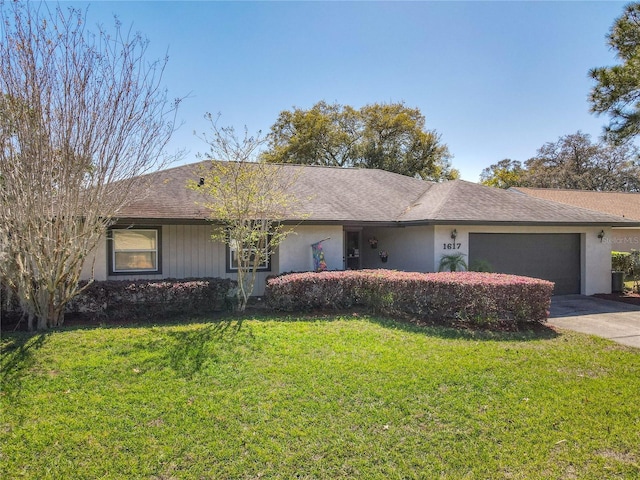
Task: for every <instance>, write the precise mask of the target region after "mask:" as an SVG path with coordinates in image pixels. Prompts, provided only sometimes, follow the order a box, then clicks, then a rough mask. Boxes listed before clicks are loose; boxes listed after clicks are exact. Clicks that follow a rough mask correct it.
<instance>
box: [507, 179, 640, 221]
mask: <svg viewBox="0 0 640 480" xmlns="http://www.w3.org/2000/svg"><path fill="white" fill-rule="evenodd" d="M511 190H514V191H517V192H521V193H524V194H526V195H529V196H532V197H536V198H544V199H545V200H551V201H554V202H560V203H564V204H567V205H573V206H576V207H582V208H587V209H589V210H595V211H597V212H604V213H610V214H612V215H618V216H621V217H625V218H629V219H632V220H638V221H640V193H637V192H636V193H634V192H595V191H593V190H567V189H555V188H528V187H527V188H525V187H514V188H511Z"/></svg>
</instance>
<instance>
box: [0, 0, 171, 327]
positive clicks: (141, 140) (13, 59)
mask: <svg viewBox="0 0 640 480" xmlns="http://www.w3.org/2000/svg"><path fill="white" fill-rule="evenodd" d="M0 8H1V11H0V22H1V23H0V179H1V181H0V283H2V284H3V286H4V287H5V288H8V289H9V290H10V291H11V292H12V293H13V294H15V295H16V296H17V298H18V300H19V303H20V306H21V308H22V310H23V312H24V314H25V316H26V317H27V319H28V326H29V328H30V329H32V327H33V326H34V325H33V321H34V320H36V325H35V327H36V328H38V329H45V328H48V327H53V326H58V325H61V324H62V322H63V320H64V307H65V305H66V304H67V303H68V302H69V301H70V300H71V299H72V298H73V297H74V296H76V295H77V294H78V293H79V292H80V291H81V288H82V287H80V285H79V278H80V274H81V271H82V269H83V266H85V263H91V261H90V258H91V254H92V252H94V251H95V249H96V247H97V245H98V242H99V241H100V240H101V239H102V240H104V238H105V233H106V229H107V228H108V227H109V226H110V225H111V224H112V223H113V221H114V218H115V217H116V216H117V215H118V212H119V210H120V209H121V208H122V207H123V206H124V205H125V204H126V203H127V202H128V201H130V200H131V197H132V195H136V194H140V193H143V189H142V188H141V187H142V185H141V183H140V180H139V175H141V174H143V173H146V172H149V171H151V170H153V169H155V168H157V167H158V166H160V165H161V164H162V163H163V160H164V156H163V150H164V147H165V145H166V144H167V142H168V140H169V138H170V136H171V134H172V132H173V125H174V123H173V120H174V115H175V109H174V108H173V107H174V105H172V104H171V103H170V102H168V101H167V98H166V93H165V91H163V90H162V89H160V88H159V82H160V81H161V78H162V72H163V70H164V65H165V62H164V61H161V62H158V63H149V62H148V61H147V60H146V59H145V51H146V45H147V42H146V40H144V39H142V38H141V37H139V36H131V35H128V34H126V33H123V32H122V31H121V30H120V28H119V25H117V26H116V29H115V32H114V33H113V34H108V33H106V32H104V31H100V32H98V33H96V34H92V33H90V32H88V31H87V30H85V16H84V13H83V12H82V11H79V10H76V9H66V8H65V9H62V8H61V7H55V8H53V10H50V9H49V6H48V5H47V4H46V3H40V4H37V5H35V4H32V3H29V2H2V3H0ZM87 267H89V269H90V267H91V265H87Z"/></svg>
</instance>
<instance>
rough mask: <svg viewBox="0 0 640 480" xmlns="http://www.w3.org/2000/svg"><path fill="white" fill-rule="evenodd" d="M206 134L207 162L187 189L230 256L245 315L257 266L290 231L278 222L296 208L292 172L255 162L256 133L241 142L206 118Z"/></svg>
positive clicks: (239, 304)
mask: <svg viewBox="0 0 640 480" xmlns="http://www.w3.org/2000/svg"><path fill="white" fill-rule="evenodd" d="M206 117H207V119H208V120H209V122H210V124H211V131H212V133H211V134H210V135H207V134H206V133H205V134H203V135H202V139H203V140H204V141H205V142H206V143H207V144H208V145H209V152H208V154H207V155H206V158H207V159H208V160H211V162H210V163H207V164H206V166H202V167H201V169H200V171H199V177H200V178H201V179H202V181H201V182H193V181H192V182H190V183H189V184H188V185H187V187H188V188H190V189H191V190H195V191H197V192H199V193H201V194H202V195H203V198H204V199H205V200H204V201H203V203H202V205H203V206H204V207H206V208H207V209H208V210H209V211H210V212H211V215H210V217H211V220H212V222H213V225H214V229H213V233H212V235H211V237H212V238H213V239H215V240H218V241H221V242H223V243H225V244H227V245H228V246H229V247H230V249H232V250H233V251H234V252H235V258H236V260H237V272H238V294H237V308H238V310H239V311H241V312H242V311H244V310H245V308H246V306H247V302H248V300H249V297H250V296H251V294H252V293H253V289H254V285H255V281H256V277H257V273H258V270H259V268H260V265H263V264H265V262H267V261H268V260H269V256H270V255H271V254H272V253H273V251H274V250H275V249H276V248H277V247H278V245H280V243H281V242H282V241H283V240H284V239H285V238H286V237H287V236H288V235H289V234H291V233H292V232H293V230H292V228H291V227H289V226H287V225H285V224H284V223H283V220H285V219H286V218H287V217H288V216H290V215H291V214H292V213H294V212H293V209H294V208H295V206H296V203H297V200H296V197H295V196H294V195H293V194H292V193H291V187H292V185H293V183H294V182H295V180H296V178H297V174H296V173H295V171H294V170H292V169H290V168H289V169H285V168H284V167H283V166H281V165H271V164H267V163H265V162H262V161H257V155H258V150H259V149H260V147H261V146H262V145H263V144H264V143H265V141H266V140H265V139H264V137H261V136H260V134H258V135H257V136H255V137H254V136H250V135H249V134H248V132H247V131H246V129H245V132H244V135H243V136H242V137H240V136H238V134H237V133H236V132H235V130H234V129H233V128H232V127H219V126H218V125H217V118H216V119H214V118H213V117H212V116H211V114H207V115H206Z"/></svg>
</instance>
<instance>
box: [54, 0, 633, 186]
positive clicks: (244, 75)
mask: <svg viewBox="0 0 640 480" xmlns="http://www.w3.org/2000/svg"><path fill="white" fill-rule="evenodd" d="M625 3H626V2H615V1H607V2H574V1H570V2H545V1H536V2H507V1H502V2H481V1H473V2H448V1H446V2H445V1H441V2H406V3H405V2H353V3H345V2H277V3H276V2H259V3H253V2H204V1H202V2H168V1H167V2H158V1H147V2H129V1H113V2H90V3H89V10H88V18H87V20H88V24H89V25H90V26H92V25H95V24H98V23H101V24H103V25H104V26H105V27H110V26H111V25H112V24H113V14H117V15H118V17H119V18H120V20H121V21H122V22H123V24H124V25H133V29H134V30H136V31H140V32H141V33H142V34H144V35H145V36H146V37H147V38H148V39H149V41H150V48H149V57H150V59H152V58H159V57H162V56H163V55H164V53H165V52H168V54H169V64H168V65H167V70H166V74H165V79H164V80H165V85H166V87H167V88H168V90H169V95H170V97H171V98H173V97H181V96H188V98H187V99H186V100H185V101H184V102H183V104H182V106H181V108H180V111H179V113H178V118H179V120H180V121H181V122H183V125H182V127H181V128H180V129H179V131H178V132H177V133H176V135H175V136H174V138H173V140H172V142H171V145H170V148H171V150H177V149H179V148H184V149H186V150H187V151H188V154H187V156H186V157H185V159H184V160H183V161H182V163H186V162H190V161H195V155H196V153H198V152H205V151H206V150H207V147H206V145H205V144H204V143H203V142H202V141H201V140H199V139H198V138H196V137H195V136H194V135H193V131H194V130H196V131H198V132H201V131H203V130H205V129H206V126H207V125H206V122H205V121H204V119H203V115H204V113H205V112H211V113H214V114H215V113H218V112H220V113H221V114H222V117H221V120H220V123H221V124H222V125H231V126H234V127H236V128H243V126H245V125H246V126H247V127H248V129H249V130H250V131H252V132H255V131H258V130H262V131H263V132H268V131H269V128H270V126H271V125H272V124H273V123H274V122H275V120H276V118H277V116H278V114H279V113H280V112H281V111H282V110H286V109H291V108H292V107H294V106H296V107H300V108H309V107H311V106H312V105H313V104H315V103H316V102H318V101H320V100H326V101H327V102H338V103H341V104H348V105H352V106H354V107H360V106H362V105H365V104H368V103H375V102H390V101H393V102H396V101H404V102H405V103H406V105H407V106H410V107H417V108H419V109H420V110H421V111H422V113H423V114H424V115H425V117H426V121H427V128H429V129H433V130H436V131H437V132H438V133H439V134H440V135H441V141H442V142H444V143H446V144H447V145H448V146H449V149H450V151H451V153H452V154H453V156H454V158H453V160H452V163H453V166H454V167H455V168H457V169H459V170H460V171H461V174H462V178H464V179H466V180H470V181H478V178H479V175H480V172H481V171H482V169H483V168H485V167H487V166H489V165H490V164H492V163H495V162H497V161H499V160H502V159H503V158H512V159H515V160H521V161H524V160H526V159H528V158H530V157H532V156H534V155H535V153H536V150H537V149H538V148H540V147H541V146H542V145H543V144H544V143H546V142H553V141H556V140H557V139H558V137H560V136H563V135H567V134H571V133H575V132H577V131H578V130H581V131H583V132H585V133H589V134H591V135H592V136H593V137H594V138H597V137H598V136H599V135H600V134H601V133H602V127H603V125H604V124H605V123H606V121H607V118H606V117H603V116H601V117H596V116H594V115H592V114H590V113H589V104H588V100H587V99H588V94H589V91H590V89H591V88H592V86H593V82H592V80H591V79H590V78H589V77H588V71H589V69H590V68H593V67H599V66H604V65H612V64H614V63H615V57H614V53H613V52H612V51H610V50H609V48H608V46H607V45H606V40H605V36H606V34H607V32H608V31H609V29H610V27H611V25H612V23H613V22H614V20H615V18H616V17H618V16H619V15H620V14H621V13H622V9H623V7H624V5H625ZM62 4H63V5H75V6H82V7H85V6H86V5H87V2H63V3H62Z"/></svg>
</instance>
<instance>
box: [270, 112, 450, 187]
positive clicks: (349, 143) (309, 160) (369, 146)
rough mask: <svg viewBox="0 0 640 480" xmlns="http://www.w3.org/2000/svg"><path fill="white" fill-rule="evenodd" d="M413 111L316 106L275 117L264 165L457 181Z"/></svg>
mask: <svg viewBox="0 0 640 480" xmlns="http://www.w3.org/2000/svg"><path fill="white" fill-rule="evenodd" d="M425 123H426V122H425V118H424V116H423V115H422V113H421V112H420V110H418V109H417V108H409V107H407V106H406V105H404V103H389V104H380V103H375V104H371V105H366V106H364V107H362V108H360V109H355V108H353V107H351V106H349V105H340V104H337V103H335V104H328V103H326V102H324V101H321V102H318V103H317V104H315V105H314V106H313V107H312V108H310V109H308V110H304V109H300V108H294V109H293V110H285V111H283V112H281V113H280V115H279V117H278V119H277V121H276V122H275V123H274V124H273V126H272V127H271V132H270V134H269V144H268V149H267V150H266V151H265V152H264V153H263V155H262V158H263V159H264V160H266V161H267V162H270V163H298V164H307V165H324V166H336V167H361V168H379V169H382V170H387V171H390V172H394V173H399V174H402V175H408V176H411V177H419V178H423V179H426V180H435V181H440V180H446V179H453V178H457V177H458V171H457V170H455V169H452V168H451V163H450V160H451V154H450V153H449V150H448V148H447V146H446V145H445V144H443V143H441V141H440V135H438V134H437V133H436V132H435V131H433V130H427V129H426V127H425Z"/></svg>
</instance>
